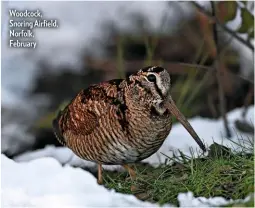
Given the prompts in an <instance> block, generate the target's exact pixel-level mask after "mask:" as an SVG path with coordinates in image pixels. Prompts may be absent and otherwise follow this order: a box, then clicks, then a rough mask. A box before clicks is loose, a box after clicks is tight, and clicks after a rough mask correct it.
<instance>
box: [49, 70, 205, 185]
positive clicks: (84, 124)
mask: <svg viewBox="0 0 255 208" xmlns="http://www.w3.org/2000/svg"><path fill="white" fill-rule="evenodd" d="M172 115H174V116H176V117H177V118H178V119H179V120H180V122H181V123H182V124H183V125H185V128H186V129H187V130H188V131H189V132H190V133H191V135H192V136H193V138H194V139H195V140H196V141H197V142H198V144H199V145H200V147H201V148H202V149H203V150H205V147H204V145H203V143H202V142H201V141H200V139H199V137H198V136H197V135H196V133H195V132H194V130H193V129H192V127H191V126H190V125H189V123H188V122H187V121H186V119H185V118H184V117H183V116H182V114H181V113H180V112H179V111H178V109H177V107H176V106H175V104H174V102H173V100H172V98H171V96H170V76H169V74H168V72H167V71H166V70H165V69H164V68H162V67H156V66H155V67H146V68H143V69H141V70H139V71H138V72H137V73H135V74H133V75H131V76H129V77H128V78H126V79H123V80H122V79H116V80H111V81H108V82H103V83H100V84H98V85H92V86H90V87H89V88H87V89H85V90H82V91H81V92H80V93H79V94H78V95H77V96H76V97H75V98H74V99H73V100H72V101H71V102H70V104H69V105H68V106H66V108H65V109H64V110H63V111H61V112H60V113H59V114H58V116H57V118H56V119H55V120H54V121H53V128H54V131H55V134H56V136H57V138H58V140H59V142H60V143H61V144H63V145H65V146H67V147H69V148H70V149H71V150H72V151H73V152H74V153H75V154H76V155H78V156H79V157H80V158H82V159H85V160H90V161H94V162H96V163H98V164H99V182H100V183H101V182H102V178H101V165H102V164H108V165H123V166H124V167H125V168H127V169H128V170H129V173H130V174H131V177H132V178H134V177H135V174H134V172H133V171H132V169H130V168H129V167H128V166H127V164H129V163H135V162H138V161H141V160H143V159H145V158H147V157H149V156H150V155H152V154H153V153H155V152H156V151H157V150H158V149H159V148H160V146H161V145H162V143H163V142H164V140H165V139H166V137H167V136H168V134H169V133H170V130H171V126H172V122H171V116H172Z"/></svg>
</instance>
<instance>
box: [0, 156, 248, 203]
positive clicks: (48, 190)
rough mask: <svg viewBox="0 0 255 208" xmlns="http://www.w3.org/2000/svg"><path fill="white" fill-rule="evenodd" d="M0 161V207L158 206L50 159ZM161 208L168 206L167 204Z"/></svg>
mask: <svg viewBox="0 0 255 208" xmlns="http://www.w3.org/2000/svg"><path fill="white" fill-rule="evenodd" d="M1 162H2V178H1V180H2V185H1V199H2V200H1V206H2V207H32V206H33V207H34V206H36V207H77V206H81V207H128V206H131V207H160V206H159V205H158V204H152V203H149V202H142V201H140V200H138V199H137V198H135V197H134V196H132V195H126V194H120V193H116V192H115V191H114V190H107V189H106V188H104V187H103V186H99V185H98V184H97V182H96V179H95V177H94V176H93V175H92V174H91V173H89V172H87V171H84V170H82V169H80V168H73V167H70V166H69V165H66V166H64V167H62V166H61V165H60V164H59V163H58V161H57V160H55V159H53V158H45V157H44V158H40V159H36V160H33V161H30V162H22V163H17V162H14V161H13V160H10V159H9V158H7V157H6V156H5V155H3V154H2V155H1ZM245 200H249V198H248V197H247V198H246V199H245ZM178 201H179V203H180V206H181V207H187V206H188V207H191V206H201V207H209V206H212V205H213V206H217V205H225V204H227V203H229V202H231V201H232V200H230V201H228V200H226V199H224V198H222V197H215V198H209V199H206V198H204V197H198V198H195V197H194V196H193V194H192V193H191V192H188V193H180V194H179V195H178ZM163 207H172V206H171V205H170V202H169V204H167V205H164V206H163Z"/></svg>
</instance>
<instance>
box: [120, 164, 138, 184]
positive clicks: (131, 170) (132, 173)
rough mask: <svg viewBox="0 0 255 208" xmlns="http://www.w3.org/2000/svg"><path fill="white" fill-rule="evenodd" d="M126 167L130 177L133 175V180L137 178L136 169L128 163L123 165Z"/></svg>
mask: <svg viewBox="0 0 255 208" xmlns="http://www.w3.org/2000/svg"><path fill="white" fill-rule="evenodd" d="M122 166H123V167H124V168H125V169H127V171H128V173H129V175H130V177H131V180H132V181H134V180H135V178H136V174H135V171H134V169H132V168H130V167H129V166H128V165H122Z"/></svg>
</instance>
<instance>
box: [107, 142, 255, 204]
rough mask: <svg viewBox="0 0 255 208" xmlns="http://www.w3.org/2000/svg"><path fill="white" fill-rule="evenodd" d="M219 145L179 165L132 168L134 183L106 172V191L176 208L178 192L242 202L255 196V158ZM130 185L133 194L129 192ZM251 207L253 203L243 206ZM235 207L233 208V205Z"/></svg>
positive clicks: (126, 178) (120, 175)
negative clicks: (133, 187) (133, 170)
mask: <svg viewBox="0 0 255 208" xmlns="http://www.w3.org/2000/svg"><path fill="white" fill-rule="evenodd" d="M219 147H222V146H220V145H218V146H216V148H215V146H211V151H210V154H209V156H207V157H204V158H197V159H194V158H189V159H188V160H187V159H186V160H185V162H184V161H183V162H182V163H180V162H177V161H175V162H174V163H173V164H171V165H162V166H160V167H158V168H153V167H151V166H149V165H145V164H136V165H135V166H134V168H135V170H136V173H137V179H136V180H135V181H133V182H131V180H130V179H129V177H128V173H127V172H121V173H117V172H105V173H104V180H105V181H104V183H105V186H106V187H107V188H110V189H115V190H116V191H117V192H121V193H127V194H134V195H136V196H137V197H138V198H140V199H142V200H147V201H151V202H158V203H159V204H165V203H171V204H176V205H178V202H177V195H178V193H180V192H187V191H192V192H193V193H194V196H196V197H197V196H204V197H215V196H222V197H225V198H227V199H230V198H231V199H243V198H245V197H246V196H247V195H249V194H250V193H253V192H254V154H236V153H235V154H234V153H232V152H230V150H229V149H226V148H225V149H224V148H222V150H221V151H218V152H215V149H218V150H219V149H220V148H219ZM131 185H133V186H135V187H136V191H134V192H131V190H130V187H131ZM246 205H249V206H251V205H252V206H253V205H254V203H253V200H251V201H249V202H248V203H247V204H243V205H242V206H246ZM233 206H234V205H233Z"/></svg>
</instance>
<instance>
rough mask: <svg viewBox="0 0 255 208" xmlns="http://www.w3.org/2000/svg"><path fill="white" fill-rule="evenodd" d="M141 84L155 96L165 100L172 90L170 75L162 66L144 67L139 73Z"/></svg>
mask: <svg viewBox="0 0 255 208" xmlns="http://www.w3.org/2000/svg"><path fill="white" fill-rule="evenodd" d="M137 76H138V81H139V82H140V83H141V86H143V87H144V88H146V90H149V91H150V92H151V93H152V94H153V95H154V96H155V97H157V98H160V99H161V100H164V99H165V98H166V97H167V96H168V94H169V91H170V85H171V84H170V75H169V73H168V72H167V70H166V69H164V68H163V67H160V66H149V67H145V68H142V69H140V70H139V71H138V73H137Z"/></svg>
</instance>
